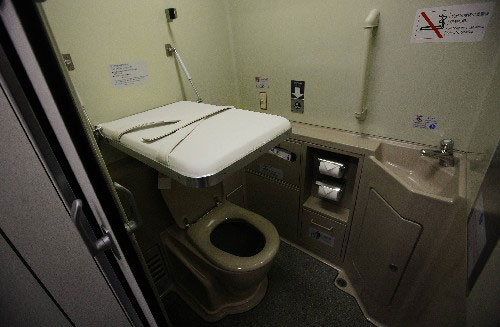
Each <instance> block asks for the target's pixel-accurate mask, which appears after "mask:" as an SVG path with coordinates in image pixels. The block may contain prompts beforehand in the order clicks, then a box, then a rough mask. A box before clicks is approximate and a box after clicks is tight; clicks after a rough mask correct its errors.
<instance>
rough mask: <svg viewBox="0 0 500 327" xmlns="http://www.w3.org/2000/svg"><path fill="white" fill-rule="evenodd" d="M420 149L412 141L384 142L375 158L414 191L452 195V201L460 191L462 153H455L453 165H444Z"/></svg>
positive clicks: (445, 196)
mask: <svg viewBox="0 0 500 327" xmlns="http://www.w3.org/2000/svg"><path fill="white" fill-rule="evenodd" d="M420 149H421V148H418V147H415V146H411V145H408V146H406V145H401V144H391V143H381V144H380V145H379V147H378V148H377V150H376V151H375V157H374V158H373V157H372V159H374V161H375V162H377V164H379V165H380V166H382V168H384V169H385V170H386V171H388V172H389V173H390V174H391V175H392V176H393V177H395V178H396V179H398V181H400V182H401V183H402V184H404V185H405V186H406V187H407V188H409V189H410V190H412V191H416V192H419V193H424V194H427V195H432V196H437V197H444V198H449V200H450V201H451V200H453V198H455V197H457V196H459V195H461V193H462V189H461V187H460V180H461V179H460V175H461V163H462V160H461V159H463V158H462V155H461V154H460V153H455V154H454V157H455V166H454V167H443V166H440V165H439V160H438V159H433V158H429V157H424V156H422V155H421V154H420Z"/></svg>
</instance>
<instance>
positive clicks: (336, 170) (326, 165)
mask: <svg viewBox="0 0 500 327" xmlns="http://www.w3.org/2000/svg"><path fill="white" fill-rule="evenodd" d="M318 160H319V167H318V170H319V172H320V174H323V175H326V176H331V177H335V178H342V176H344V171H345V169H346V165H345V164H343V163H342V162H338V161H332V160H326V159H322V158H318Z"/></svg>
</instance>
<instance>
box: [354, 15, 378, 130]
mask: <svg viewBox="0 0 500 327" xmlns="http://www.w3.org/2000/svg"><path fill="white" fill-rule="evenodd" d="M379 17H380V12H379V11H378V10H377V9H372V10H371V11H370V13H369V14H368V16H367V17H366V19H365V24H364V26H363V28H364V29H365V55H364V56H363V63H362V72H363V75H362V78H361V92H360V98H359V112H355V113H354V117H356V119H357V120H365V119H366V114H367V113H368V112H367V109H366V107H365V100H366V93H367V88H368V87H367V75H368V70H369V67H368V62H369V58H370V52H371V47H372V38H373V34H374V29H375V28H377V27H378V22H379Z"/></svg>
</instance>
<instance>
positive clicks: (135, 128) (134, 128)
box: [118, 120, 180, 141]
mask: <svg viewBox="0 0 500 327" xmlns="http://www.w3.org/2000/svg"><path fill="white" fill-rule="evenodd" d="M178 122H180V120H170V121H164V120H162V121H152V122H148V123H143V124H139V125H135V126H132V127H129V128H127V129H126V130H124V131H123V132H121V133H120V134H119V135H118V141H119V140H120V139H121V138H122V136H123V135H125V134H127V133H131V132H135V131H138V130H141V129H145V128H153V127H157V126H163V125H171V124H176V123H178Z"/></svg>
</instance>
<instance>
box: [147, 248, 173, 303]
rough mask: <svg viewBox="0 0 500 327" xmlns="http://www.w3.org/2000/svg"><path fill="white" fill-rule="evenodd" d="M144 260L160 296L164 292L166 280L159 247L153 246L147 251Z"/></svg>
mask: <svg viewBox="0 0 500 327" xmlns="http://www.w3.org/2000/svg"><path fill="white" fill-rule="evenodd" d="M144 259H145V260H146V265H147V266H148V270H149V274H150V275H151V278H152V279H153V283H154V284H155V286H156V288H157V290H158V293H159V294H160V296H162V295H163V293H164V292H165V291H166V288H167V285H168V278H167V271H166V269H165V262H164V261H163V256H162V255H161V251H160V247H159V246H158V245H155V246H153V247H152V248H150V249H149V250H147V251H146V253H145V254H144Z"/></svg>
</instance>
